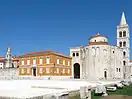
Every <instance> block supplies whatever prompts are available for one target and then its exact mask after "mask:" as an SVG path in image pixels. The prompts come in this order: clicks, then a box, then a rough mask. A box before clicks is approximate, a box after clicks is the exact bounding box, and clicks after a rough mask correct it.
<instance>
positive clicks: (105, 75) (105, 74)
mask: <svg viewBox="0 0 132 99" xmlns="http://www.w3.org/2000/svg"><path fill="white" fill-rule="evenodd" d="M104 78H105V79H107V71H104Z"/></svg>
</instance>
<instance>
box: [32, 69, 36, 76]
mask: <svg viewBox="0 0 132 99" xmlns="http://www.w3.org/2000/svg"><path fill="white" fill-rule="evenodd" d="M33 76H36V67H33Z"/></svg>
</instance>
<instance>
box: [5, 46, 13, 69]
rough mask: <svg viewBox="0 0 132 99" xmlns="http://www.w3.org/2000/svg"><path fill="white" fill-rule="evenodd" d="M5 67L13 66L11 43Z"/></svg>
mask: <svg viewBox="0 0 132 99" xmlns="http://www.w3.org/2000/svg"><path fill="white" fill-rule="evenodd" d="M5 68H12V56H11V48H10V45H8V48H7V52H6V57H5Z"/></svg>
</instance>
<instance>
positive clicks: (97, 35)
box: [89, 33, 107, 40]
mask: <svg viewBox="0 0 132 99" xmlns="http://www.w3.org/2000/svg"><path fill="white" fill-rule="evenodd" d="M95 37H105V36H102V35H101V34H99V33H97V34H96V35H95V36H92V37H90V38H89V40H90V39H91V38H95ZM106 38H107V37H106Z"/></svg>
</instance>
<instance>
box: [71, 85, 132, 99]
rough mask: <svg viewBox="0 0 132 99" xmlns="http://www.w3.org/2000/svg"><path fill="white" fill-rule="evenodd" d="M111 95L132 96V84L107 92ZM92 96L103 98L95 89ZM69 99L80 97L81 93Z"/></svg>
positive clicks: (78, 98) (98, 98) (97, 98)
mask: <svg viewBox="0 0 132 99" xmlns="http://www.w3.org/2000/svg"><path fill="white" fill-rule="evenodd" d="M107 93H108V94H109V95H127V96H132V85H130V86H125V87H123V88H122V89H117V90H116V91H115V92H107ZM91 98H92V99H102V96H95V95H94V91H92V93H91ZM69 99H80V96H79V95H76V96H73V97H70V98H69Z"/></svg>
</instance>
